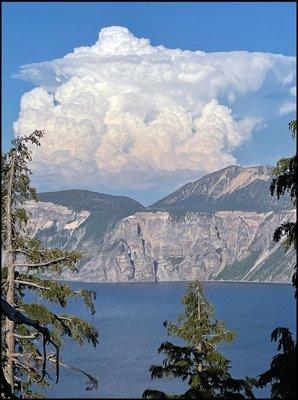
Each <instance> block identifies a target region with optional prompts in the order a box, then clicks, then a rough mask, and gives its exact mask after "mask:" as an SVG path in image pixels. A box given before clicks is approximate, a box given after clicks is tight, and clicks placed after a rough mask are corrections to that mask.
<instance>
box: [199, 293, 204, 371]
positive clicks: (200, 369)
mask: <svg viewBox="0 0 298 400" xmlns="http://www.w3.org/2000/svg"><path fill="white" fill-rule="evenodd" d="M200 319H201V302H200V299H198V320H199V321H200ZM198 351H199V352H201V351H202V342H199V344H198ZM202 370H203V368H202V362H201V361H200V362H199V364H198V371H199V372H202Z"/></svg>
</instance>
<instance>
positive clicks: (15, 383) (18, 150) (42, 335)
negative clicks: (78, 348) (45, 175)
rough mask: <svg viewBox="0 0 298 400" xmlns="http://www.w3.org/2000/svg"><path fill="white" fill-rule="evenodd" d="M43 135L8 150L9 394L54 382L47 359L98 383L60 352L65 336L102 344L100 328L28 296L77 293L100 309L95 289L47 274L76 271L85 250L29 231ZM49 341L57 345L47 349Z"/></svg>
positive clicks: (5, 385)
mask: <svg viewBox="0 0 298 400" xmlns="http://www.w3.org/2000/svg"><path fill="white" fill-rule="evenodd" d="M42 136H43V132H42V131H37V130H36V131H34V132H33V133H32V134H31V135H29V136H27V137H20V138H17V139H15V140H14V141H13V142H12V147H11V149H10V150H9V151H8V152H7V153H5V154H3V155H2V176H1V178H2V179H1V181H2V250H3V255H4V267H3V268H2V271H1V272H2V273H1V289H2V295H1V310H2V319H1V326H2V336H1V339H2V360H1V380H2V385H1V391H2V394H3V396H4V397H5V398H8V397H11V398H29V397H30V398H31V397H39V396H40V394H38V393H35V392H33V391H32V390H33V389H32V388H33V387H36V386H40V387H45V386H47V385H49V378H50V375H49V373H48V371H47V361H48V362H49V364H53V366H54V367H55V368H56V382H58V379H59V365H62V366H65V367H69V368H71V369H73V370H76V371H79V372H82V373H83V374H84V375H85V376H87V378H88V382H87V387H86V389H87V390H90V389H92V388H95V387H96V386H97V380H96V379H95V378H94V377H93V376H91V375H90V374H88V373H86V372H84V371H82V370H80V369H79V368H76V367H73V366H70V365H68V364H65V363H64V362H63V361H62V360H61V358H60V357H59V348H60V346H61V345H62V343H63V341H62V339H63V337H64V336H68V337H70V338H71V339H72V340H73V341H74V342H76V343H78V344H82V343H83V342H84V341H88V342H90V343H91V344H92V345H94V346H96V344H97V343H98V340H97V339H98V332H97V330H96V329H95V328H94V327H93V326H91V325H90V324H89V323H88V322H86V321H84V320H82V319H80V318H78V317H77V316H76V315H67V314H65V313H61V314H56V313H54V312H52V311H51V310H50V309H49V308H48V307H47V306H45V305H42V304H39V303H30V304H27V303H26V302H25V295H26V294H27V293H31V294H34V296H36V297H37V298H38V299H40V298H41V299H45V300H47V301H49V302H51V303H56V304H58V305H60V306H61V307H66V306H67V302H68V301H69V300H70V299H74V298H75V299H81V300H83V301H84V303H85V305H86V306H87V308H88V309H89V310H90V311H91V313H92V314H94V313H95V308H94V304H93V300H94V298H95V293H94V292H92V291H88V290H73V289H72V288H71V287H70V286H69V285H67V284H62V283H60V282H58V281H56V280H53V279H50V278H44V277H42V276H47V277H49V276H53V275H55V277H59V275H60V274H61V272H62V271H63V270H64V269H70V270H71V271H76V270H77V269H76V263H77V261H78V260H79V259H80V257H81V255H80V253H78V252H74V251H70V252H69V251H64V250H61V249H57V248H47V247H46V246H45V245H43V244H42V243H41V242H40V241H39V240H37V239H34V238H31V237H30V236H29V235H28V232H27V222H28V215H27V212H26V209H25V207H24V204H25V202H26V201H27V200H32V199H34V200H36V201H37V195H36V191H35V189H33V188H32V187H31V185H30V179H29V177H30V174H31V171H30V170H29V168H28V162H29V161H30V160H31V151H30V146H33V145H36V146H39V145H40V139H41V138H42ZM47 344H49V345H50V346H51V347H52V348H53V350H54V351H51V352H47V346H46V345H47ZM2 368H3V369H2Z"/></svg>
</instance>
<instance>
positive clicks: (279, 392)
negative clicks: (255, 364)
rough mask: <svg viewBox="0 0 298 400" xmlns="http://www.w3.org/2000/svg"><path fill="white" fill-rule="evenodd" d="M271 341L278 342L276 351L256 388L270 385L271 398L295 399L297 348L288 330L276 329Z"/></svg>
mask: <svg viewBox="0 0 298 400" xmlns="http://www.w3.org/2000/svg"><path fill="white" fill-rule="evenodd" d="M271 340H272V341H275V342H277V341H278V347H277V350H278V351H282V352H281V353H278V354H276V355H275V356H274V357H273V359H272V361H271V365H270V368H269V369H268V371H266V372H264V373H263V374H261V375H260V377H259V380H258V386H259V387H264V386H267V385H268V384H271V398H273V399H296V398H297V373H296V372H297V364H296V360H297V346H296V343H295V342H294V341H293V339H292V334H291V332H290V331H289V329H288V328H281V327H279V328H276V329H274V331H273V332H272V334H271Z"/></svg>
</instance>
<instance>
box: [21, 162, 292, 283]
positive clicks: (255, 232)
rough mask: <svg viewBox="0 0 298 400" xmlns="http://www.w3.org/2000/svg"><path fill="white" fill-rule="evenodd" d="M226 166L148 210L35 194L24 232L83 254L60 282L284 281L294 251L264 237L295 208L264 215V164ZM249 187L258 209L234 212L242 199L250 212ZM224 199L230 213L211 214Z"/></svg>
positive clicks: (115, 201)
mask: <svg viewBox="0 0 298 400" xmlns="http://www.w3.org/2000/svg"><path fill="white" fill-rule="evenodd" d="M229 168H230V169H224V170H221V171H218V172H217V173H214V174H209V175H207V176H206V177H203V178H202V179H201V180H199V181H196V182H192V183H190V184H188V185H189V186H187V185H185V186H184V187H183V188H181V189H179V190H178V191H176V192H175V193H173V194H172V195H170V196H168V197H167V198H165V199H163V200H161V202H163V204H159V205H158V203H160V202H158V203H156V204H155V205H154V206H152V209H153V210H154V211H151V210H150V209H147V210H146V209H145V208H144V207H143V206H142V205H140V204H139V203H137V202H134V200H132V199H128V198H124V197H116V196H109V198H106V197H105V196H107V195H101V194H96V193H95V194H94V193H92V192H86V191H64V192H62V193H63V195H61V194H60V195H59V192H56V193H52V194H51V193H48V194H43V195H42V199H43V200H44V201H42V202H39V203H34V202H29V203H28V205H27V208H28V210H29V211H30V213H31V218H30V230H31V232H32V234H33V235H34V236H36V237H38V238H40V239H42V240H43V241H46V242H47V245H48V246H59V247H62V248H66V249H79V250H80V251H82V252H83V254H84V259H83V260H82V262H81V264H80V272H79V273H78V274H75V275H71V274H69V273H65V275H64V276H63V278H64V279H70V280H82V281H92V282H102V281H105V282H128V281H129V282H133V281H170V280H191V279H195V278H198V279H201V280H206V279H212V280H238V281H266V282H290V280H291V275H292V273H293V266H294V258H295V254H294V252H293V251H291V252H289V253H285V252H284V249H283V247H282V245H281V244H276V243H274V242H273V241H272V235H273V232H274V229H275V228H276V226H278V225H279V224H280V223H282V222H286V221H289V220H294V219H295V211H294V210H292V209H291V208H290V207H291V205H290V203H289V202H287V200H285V202H284V203H283V208H284V210H281V211H271V210H270V208H271V206H272V203H270V201H271V196H270V194H269V196H270V197H268V193H267V190H268V189H269V187H268V185H269V181H270V179H271V175H270V170H269V167H250V168H246V169H245V168H241V167H234V166H233V167H229ZM260 181H261V182H260ZM264 183H265V184H266V185H267V186H266V191H265V189H264V187H263V186H262V185H264ZM256 184H259V186H258V187H259V190H260V194H259V198H258V204H259V206H261V207H262V209H263V210H266V211H264V212H256V211H251V210H250V211H247V210H245V211H243V210H238V209H237V208H239V207H238V204H244V203H245V201H246V204H247V206H248V205H249V207H250V208H251V209H253V203H254V201H253V199H252V197H251V196H252V195H253V194H252V193H250V192H252V189H253V187H254V185H256ZM262 187H263V189H262ZM243 190H244V191H245V190H247V191H248V192H247V193H246V192H243ZM69 192H72V193H71V194H70V193H69ZM73 192H75V194H76V196H74V195H73ZM60 193H61V192H60ZM90 193H92V194H91V195H90ZM245 193H246V194H245ZM248 193H250V194H251V196H250V197H249V196H248ZM198 196H201V198H205V205H206V204H207V203H208V199H209V203H210V204H211V203H212V204H211V206H210V208H211V211H206V209H205V210H204V211H201V212H199V211H197V210H195V208H198V205H199V203H195V202H196V201H197V200H198ZM224 196H226V199H225V201H226V204H230V208H232V205H234V208H235V209H234V210H231V209H230V208H228V210H221V211H217V210H216V208H220V209H221V208H222V207H223V206H224V203H223V202H220V200H219V199H222V198H223V197H224ZM189 199H191V201H190V200H189ZM233 199H236V201H234V200H233ZM241 199H242V203H241ZM45 200H46V201H45ZM181 201H182V202H183V204H184V205H183V207H181V204H180V203H181ZM187 201H188V202H189V203H188V207H186V206H185V204H186V203H187ZM218 201H219V202H218ZM185 202H186V203H185ZM169 204H171V207H169ZM191 204H196V206H195V207H194V206H191ZM205 205H204V204H203V206H202V204H201V206H202V207H203V208H206V207H205ZM157 207H160V209H162V210H164V209H165V208H167V207H169V210H168V211H159V210H156V208H157ZM212 207H213V209H212ZM214 208H215V210H214ZM256 208H257V209H258V207H256ZM257 211H258V210H257Z"/></svg>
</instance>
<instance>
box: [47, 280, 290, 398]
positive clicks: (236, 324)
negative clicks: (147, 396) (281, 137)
mask: <svg viewBox="0 0 298 400" xmlns="http://www.w3.org/2000/svg"><path fill="white" fill-rule="evenodd" d="M71 285H72V286H73V287H81V288H88V289H92V290H95V291H96V292H97V299H96V310H97V312H96V314H95V315H94V316H90V314H88V313H87V312H86V309H85V307H84V305H83V304H81V303H80V302H73V303H71V304H70V308H69V309H68V312H69V313H75V314H78V315H80V316H83V317H84V318H85V319H88V321H90V322H91V323H92V324H93V325H95V326H96V327H97V328H98V329H99V331H100V340H99V344H98V346H97V347H96V348H95V349H94V348H93V347H92V346H91V345H87V344H86V345H83V346H81V347H80V346H78V345H75V344H70V343H68V342H67V341H66V343H65V347H63V348H62V349H61V357H62V359H63V361H65V362H67V363H70V364H72V365H74V366H77V367H79V368H82V369H84V370H86V372H90V373H91V374H92V375H94V376H96V377H97V378H98V380H99V388H98V390H96V391H86V390H85V385H84V383H85V380H86V379H85V377H84V376H83V375H81V374H79V373H76V372H74V371H70V370H67V369H64V368H62V371H61V378H60V382H59V383H58V384H57V385H55V384H53V386H52V388H51V389H48V390H47V391H46V393H45V395H46V396H47V397H51V398H55V397H69V398H71V397H81V398H88V397H89V398H91V397H93V398H95V397H97V398H99V397H110V398H112V397H116V398H117V397H120V398H124V397H126V398H129V397H134V398H136V397H140V396H141V395H142V393H143V391H144V390H145V389H146V388H152V389H153V388H156V389H160V390H165V391H167V392H172V393H179V392H180V393H181V392H182V391H183V389H184V388H185V384H184V383H181V381H179V380H153V381H152V380H151V379H150V373H149V367H150V366H151V365H152V364H158V363H160V362H161V360H162V356H159V355H158V354H157V349H158V347H159V345H160V344H161V342H162V341H164V340H166V339H169V337H168V336H167V335H166V331H165V328H164V327H163V325H162V324H163V321H165V320H172V321H175V320H176V318H177V316H178V315H179V314H180V313H181V312H182V310H183V307H182V305H181V303H180V299H181V296H182V295H183V294H184V293H185V289H186V287H187V283H186V282H160V283H131V284H121V283H119V284H92V283H72V284H71ZM204 287H205V294H206V296H207V298H208V299H209V301H210V302H212V303H213V305H214V306H215V310H216V317H217V318H218V319H223V320H224V321H225V322H226V326H227V328H228V329H233V330H236V331H237V333H238V336H237V339H236V340H235V341H234V343H232V344H231V345H224V346H223V347H222V351H223V353H224V354H225V356H226V357H227V358H228V359H230V360H231V366H232V368H231V372H232V374H233V376H234V377H239V378H240V377H244V376H257V375H258V374H260V373H261V372H264V370H266V369H267V367H268V366H269V363H270V360H271V358H272V356H273V355H274V354H275V353H276V344H275V343H271V342H270V334H271V331H272V330H273V329H274V328H275V327H277V326H286V327H289V328H290V329H291V331H292V332H293V334H294V335H295V332H294V330H295V326H296V324H295V301H294V295H293V288H292V286H291V285H282V284H256V283H221V282H206V283H205V284H204ZM170 340H171V339H170ZM256 394H257V395H259V396H261V395H262V397H264V396H265V395H266V396H267V394H268V390H265V391H262V392H260V391H259V392H256Z"/></svg>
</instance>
